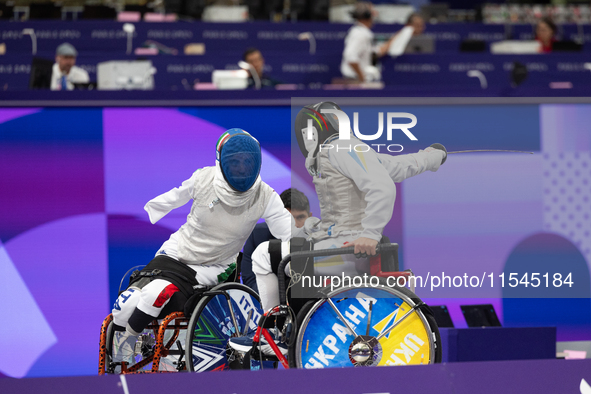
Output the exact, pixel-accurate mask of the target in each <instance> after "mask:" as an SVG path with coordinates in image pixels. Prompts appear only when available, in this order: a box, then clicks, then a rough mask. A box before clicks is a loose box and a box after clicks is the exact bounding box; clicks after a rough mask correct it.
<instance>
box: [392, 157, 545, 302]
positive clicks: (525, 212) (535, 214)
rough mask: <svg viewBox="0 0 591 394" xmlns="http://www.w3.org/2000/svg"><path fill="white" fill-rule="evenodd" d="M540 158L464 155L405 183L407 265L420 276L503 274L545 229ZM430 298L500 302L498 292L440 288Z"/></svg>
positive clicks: (498, 290) (405, 255)
mask: <svg viewBox="0 0 591 394" xmlns="http://www.w3.org/2000/svg"><path fill="white" fill-rule="evenodd" d="M541 184H542V179H541V160H540V156H538V155H517V154H514V155H509V154H480V155H479V154H465V155H454V156H451V155H450V158H449V159H448V161H447V162H446V163H445V165H443V166H442V167H441V168H440V169H439V171H437V173H426V174H422V175H421V176H418V177H415V178H411V179H407V180H406V181H404V183H403V185H404V187H403V192H404V241H405V250H404V258H405V262H406V266H407V267H409V268H412V269H413V271H414V272H415V273H417V274H419V275H423V276H426V274H427V273H428V272H431V274H432V275H435V274H437V273H439V274H441V272H445V273H446V274H447V275H452V276H453V275H463V274H464V273H467V274H468V275H470V276H471V275H476V276H478V277H479V278H481V277H482V275H483V274H484V273H486V275H488V274H490V273H494V275H498V274H499V273H501V272H502V271H503V267H504V264H505V259H506V257H507V256H508V254H509V253H510V252H511V250H512V249H513V247H514V246H515V245H516V244H517V243H518V242H519V241H520V240H521V239H523V238H524V237H525V236H527V235H528V234H530V233H532V232H536V231H540V230H541V229H542V209H543V205H542V185H541ZM422 295H423V296H427V297H462V298H468V297H485V298H491V297H498V296H500V288H499V286H495V287H494V288H491V287H490V283H489V286H488V287H487V286H483V287H482V288H476V289H475V288H471V287H468V288H465V287H462V288H452V289H450V288H447V289H445V290H443V289H442V288H439V289H438V290H437V291H436V292H434V293H430V294H428V295H427V294H424V293H423V294H422Z"/></svg>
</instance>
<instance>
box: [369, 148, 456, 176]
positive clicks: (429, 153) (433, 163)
mask: <svg viewBox="0 0 591 394" xmlns="http://www.w3.org/2000/svg"><path fill="white" fill-rule="evenodd" d="M378 157H379V159H380V161H381V162H382V165H383V166H384V168H385V169H386V170H387V171H388V174H390V178H392V180H393V181H394V182H396V183H398V182H402V181H403V180H405V179H407V178H410V177H412V176H415V175H418V174H421V173H423V172H425V171H427V170H429V171H437V170H438V169H439V166H440V165H441V162H442V161H443V159H444V158H445V152H444V151H442V150H439V149H435V148H432V147H428V148H426V149H425V150H420V151H419V152H418V153H411V154H408V155H399V156H391V155H388V154H386V153H378Z"/></svg>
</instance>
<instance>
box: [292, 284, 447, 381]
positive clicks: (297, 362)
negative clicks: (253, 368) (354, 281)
mask: <svg viewBox="0 0 591 394" xmlns="http://www.w3.org/2000/svg"><path fill="white" fill-rule="evenodd" d="M359 293H362V294H361V295H359ZM328 299H330V300H331V301H332V303H333V304H334V306H335V308H337V309H338V310H339V312H340V314H341V315H342V316H343V317H346V319H347V321H348V322H349V324H350V325H351V326H352V328H353V329H354V330H355V332H356V334H357V335H358V336H357V337H355V336H354V335H353V334H352V333H351V332H350V331H349V329H348V328H347V325H346V324H345V323H344V322H343V321H342V320H341V318H340V317H339V316H338V315H337V313H336V312H335V311H334V309H333V308H332V306H331V305H330V303H329V301H328ZM370 303H371V305H372V316H371V322H370V324H369V325H368V316H369V305H370ZM415 306H416V309H414V310H412V308H414V307H415ZM407 313H408V316H407V317H406V318H405V319H404V320H403V321H402V322H400V323H399V324H398V325H397V326H396V327H394V328H393V329H392V330H391V331H389V332H388V333H387V334H385V333H384V332H385V331H387V329H388V328H389V327H392V325H393V324H394V323H395V322H397V321H399V320H400V319H401V318H402V317H403V316H405V315H406V314H407ZM368 326H369V335H368V333H367V331H368ZM383 333H384V334H383ZM380 334H383V335H382V336H381V337H380ZM378 337H380V338H379V339H378ZM441 356H442V350H441V337H440V335H439V329H438V327H437V324H436V323H435V319H434V317H433V315H432V312H431V310H430V309H429V307H428V306H427V305H426V304H423V303H422V302H421V300H420V299H419V298H418V297H417V296H416V294H414V293H413V292H411V291H410V290H409V289H407V288H403V287H402V288H401V287H395V288H391V287H387V286H382V285H380V286H378V287H353V286H351V287H343V288H339V289H336V290H334V291H332V292H330V293H328V296H327V298H326V299H320V300H317V301H312V302H309V303H307V304H306V305H305V306H304V307H303V308H302V310H301V311H300V313H299V314H298V333H297V336H296V339H295V341H293V343H292V346H291V347H290V351H289V359H290V367H292V368H306V369H309V368H344V367H358V366H378V365H380V366H381V365H411V364H433V363H439V362H441Z"/></svg>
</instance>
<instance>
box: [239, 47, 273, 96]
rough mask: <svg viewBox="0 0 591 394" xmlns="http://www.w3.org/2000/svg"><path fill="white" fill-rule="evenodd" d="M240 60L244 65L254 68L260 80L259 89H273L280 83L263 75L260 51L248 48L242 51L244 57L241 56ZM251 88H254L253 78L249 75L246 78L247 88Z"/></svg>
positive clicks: (262, 61)
mask: <svg viewBox="0 0 591 394" xmlns="http://www.w3.org/2000/svg"><path fill="white" fill-rule="evenodd" d="M242 60H244V61H245V62H246V63H248V64H250V65H251V66H252V67H253V68H254V70H255V71H256V73H257V75H258V76H259V78H260V80H261V88H273V87H275V86H276V85H278V84H280V83H281V82H279V81H278V80H276V79H274V78H273V77H271V76H269V75H267V74H265V70H264V69H265V58H264V57H263V54H262V53H261V51H259V50H258V49H256V48H248V49H247V50H246V51H244V55H242ZM253 86H255V81H254V78H253V76H252V75H251V76H250V77H248V87H249V88H251V87H253Z"/></svg>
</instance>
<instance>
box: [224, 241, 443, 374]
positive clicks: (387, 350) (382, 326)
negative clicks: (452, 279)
mask: <svg viewBox="0 0 591 394" xmlns="http://www.w3.org/2000/svg"><path fill="white" fill-rule="evenodd" d="M386 252H389V253H390V256H392V255H393V256H395V257H396V258H395V265H394V267H392V265H389V267H388V266H387V265H386V267H387V268H394V269H395V271H391V272H389V271H384V270H382V267H383V266H384V264H383V261H382V258H381V256H380V255H382V256H384V254H385V253H386ZM397 252H398V245H397V244H390V243H381V244H379V245H378V247H377V253H378V255H377V256H374V257H372V258H371V259H370V266H371V275H372V276H375V277H377V278H381V279H379V283H377V284H376V285H375V286H374V285H373V284H372V285H371V286H366V287H357V286H356V285H354V284H349V285H347V286H344V287H340V288H336V289H334V290H331V289H330V287H325V288H324V289H323V290H321V291H320V292H319V299H314V300H310V301H308V302H307V303H305V305H304V306H303V307H302V308H301V309H300V311H299V313H298V314H297V317H296V316H295V313H294V312H293V311H292V310H291V308H290V306H289V305H288V303H287V299H288V297H287V292H286V282H287V280H286V278H285V275H278V276H279V291H280V305H278V306H276V307H274V308H272V309H271V310H269V311H268V312H266V313H265V314H264V315H263V317H262V318H261V319H260V320H259V324H258V327H257V329H256V332H255V336H254V340H253V346H252V349H251V350H250V351H249V352H247V353H246V354H240V352H234V353H235V354H234V355H232V356H231V357H230V358H233V359H237V360H238V362H234V363H233V364H232V365H231V367H236V368H241V369H249V368H250V369H260V368H261V364H262V363H264V362H265V361H268V362H269V361H274V362H280V363H281V364H282V365H283V367H284V368H286V369H287V368H305V369H313V368H345V367H367V366H382V365H411V364H433V363H440V362H441V357H442V349H441V338H440V335H439V329H438V327H437V324H436V322H435V318H434V316H433V314H432V311H431V310H430V309H429V307H428V306H427V305H426V304H425V303H423V302H422V301H421V300H420V299H419V298H418V297H417V296H416V295H415V294H414V292H413V291H411V290H409V289H408V288H406V287H402V286H392V285H391V284H392V282H391V283H390V285H389V283H388V282H387V281H385V280H384V279H385V278H388V277H391V278H396V279H397V281H398V283H407V282H408V281H410V284H411V285H412V284H413V283H414V281H412V280H410V278H411V277H412V276H413V273H412V271H410V270H407V271H404V272H399V271H398V260H397V256H398V255H397ZM353 253H354V248H353V247H349V248H342V249H326V250H311V251H296V252H292V253H291V254H289V255H287V256H285V258H283V259H282V261H281V263H280V264H279V268H278V272H279V273H284V269H285V266H286V265H287V263H289V262H290V261H291V260H292V259H294V258H305V259H308V258H317V257H326V256H336V255H344V254H353ZM384 260H385V259H384ZM292 269H293V268H292ZM398 278H401V279H402V280H400V279H398ZM292 280H293V278H292ZM412 288H413V290H414V286H413V287H412ZM292 301H293V299H292ZM273 317H275V318H276V319H277V318H278V317H281V318H283V319H285V323H284V324H283V328H282V331H283V337H284V338H287V339H286V341H287V344H288V349H289V351H288V356H287V358H286V357H285V356H283V354H282V353H281V352H280V350H279V349H278V347H277V346H276V344H275V342H274V341H273V338H272V337H271V335H270V334H269V332H268V329H269V328H270V326H269V325H268V324H265V321H269V320H273ZM276 329H278V328H277V327H276ZM262 337H265V339H266V341H267V343H268V344H269V345H270V347H271V348H272V349H273V352H274V355H273V356H267V355H264V354H262V352H261V351H259V344H260V342H261V340H262Z"/></svg>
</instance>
